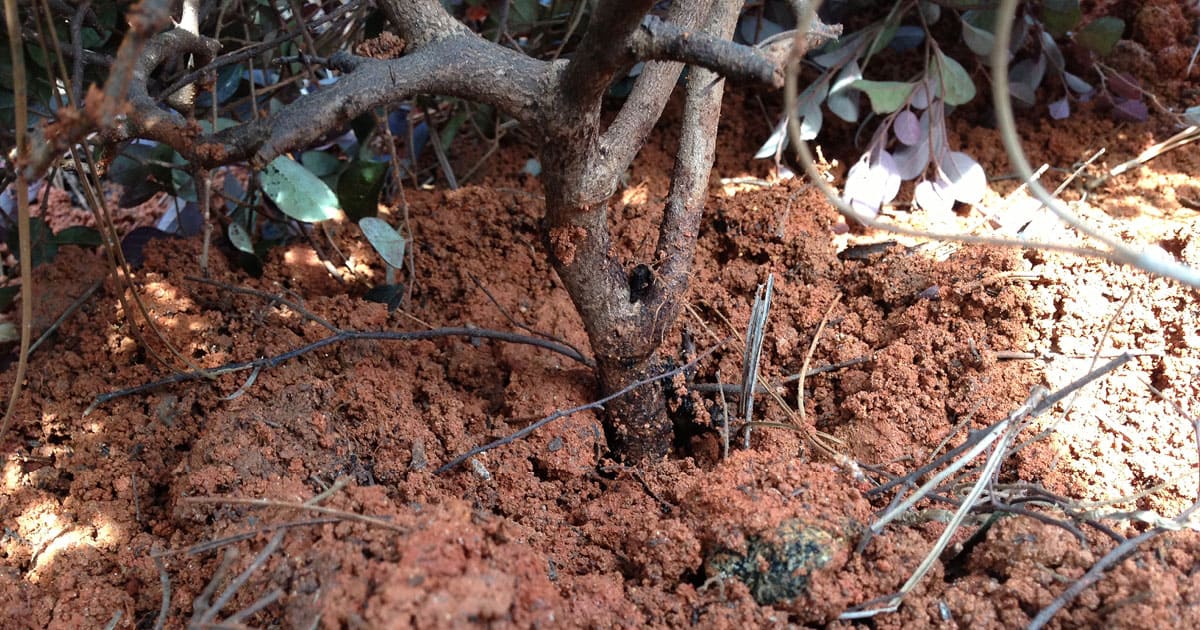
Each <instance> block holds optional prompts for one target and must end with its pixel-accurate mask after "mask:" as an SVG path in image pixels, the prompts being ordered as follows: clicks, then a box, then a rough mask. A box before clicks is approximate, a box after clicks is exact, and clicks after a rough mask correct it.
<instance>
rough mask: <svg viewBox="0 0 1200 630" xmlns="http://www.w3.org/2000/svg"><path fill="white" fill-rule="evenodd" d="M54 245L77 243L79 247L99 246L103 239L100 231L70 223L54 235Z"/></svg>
mask: <svg viewBox="0 0 1200 630" xmlns="http://www.w3.org/2000/svg"><path fill="white" fill-rule="evenodd" d="M54 244H55V245H78V246H80V247H100V246H101V245H103V244H104V239H103V238H101V236H100V231H99V230H97V229H96V228H93V227H87V226H84V225H72V226H71V227H69V228H66V229H64V230H62V231H61V232H59V233H58V234H55V235H54Z"/></svg>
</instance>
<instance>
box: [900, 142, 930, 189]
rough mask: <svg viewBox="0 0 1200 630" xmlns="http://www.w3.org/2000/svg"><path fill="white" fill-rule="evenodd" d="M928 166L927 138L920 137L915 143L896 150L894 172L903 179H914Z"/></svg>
mask: <svg viewBox="0 0 1200 630" xmlns="http://www.w3.org/2000/svg"><path fill="white" fill-rule="evenodd" d="M928 166H929V140H928V139H926V138H922V139H921V140H920V141H918V142H917V143H916V144H913V145H911V146H907V147H901V148H900V150H899V151H896V174H897V175H899V176H900V179H901V180H903V181H909V180H912V179H916V178H918V177H920V176H921V174H922V173H924V172H925V169H926V168H927V167H928Z"/></svg>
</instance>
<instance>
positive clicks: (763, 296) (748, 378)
mask: <svg viewBox="0 0 1200 630" xmlns="http://www.w3.org/2000/svg"><path fill="white" fill-rule="evenodd" d="M774 290H775V274H769V275H768V276H767V283H766V284H760V285H758V290H757V291H756V292H755V294H754V308H753V309H751V311H750V324H749V326H748V327H747V329H746V351H745V353H743V355H742V396H741V399H740V400H738V415H740V416H741V417H742V422H743V426H744V427H745V428H744V429H743V436H744V442H745V444H744V446H745V448H750V422H751V421H752V420H753V419H754V391H755V389H756V388H757V387H758V361H759V359H761V358H762V344H763V334H764V333H765V332H766V329H767V317H769V316H770V314H771V295H772V294H773V293H774Z"/></svg>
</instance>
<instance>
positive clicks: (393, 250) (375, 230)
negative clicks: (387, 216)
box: [358, 217, 407, 269]
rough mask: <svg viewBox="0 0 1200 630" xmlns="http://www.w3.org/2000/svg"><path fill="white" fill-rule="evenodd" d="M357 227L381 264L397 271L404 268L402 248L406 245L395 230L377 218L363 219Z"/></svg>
mask: <svg viewBox="0 0 1200 630" xmlns="http://www.w3.org/2000/svg"><path fill="white" fill-rule="evenodd" d="M358 227H359V228H361V229H362V231H363V234H364V235H365V236H366V237H367V242H369V243H370V244H371V247H374V248H375V251H376V252H378V253H379V256H380V257H381V258H383V262H385V263H387V264H388V265H390V266H392V267H395V268H397V269H399V268H401V267H403V266H404V247H405V245H407V243H405V241H404V237H403V236H401V235H400V233H399V232H397V231H396V228H394V227H392V226H391V225H388V222H387V221H384V220H383V219H380V218H378V217H365V218H363V219H362V220H361V221H359V222H358Z"/></svg>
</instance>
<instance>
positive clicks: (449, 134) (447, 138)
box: [439, 111, 468, 150]
mask: <svg viewBox="0 0 1200 630" xmlns="http://www.w3.org/2000/svg"><path fill="white" fill-rule="evenodd" d="M467 114H468V112H465V111H462V112H459V113H457V114H455V115H454V116H453V117H452V118H451V119H450V120H448V121H446V126H445V127H443V128H442V132H441V134H440V135H439V139H440V140H441V142H442V146H443V147H447V150H449V149H448V147H449V146H450V145H451V144H453V143H454V138H455V136H457V135H458V130H459V128H460V127H462V124H463V123H464V122H466V121H467Z"/></svg>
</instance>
